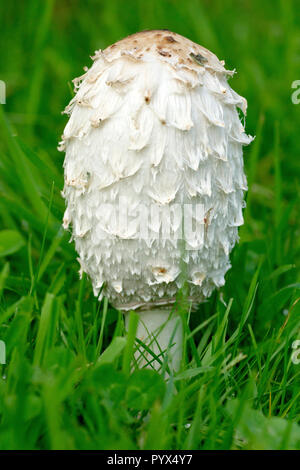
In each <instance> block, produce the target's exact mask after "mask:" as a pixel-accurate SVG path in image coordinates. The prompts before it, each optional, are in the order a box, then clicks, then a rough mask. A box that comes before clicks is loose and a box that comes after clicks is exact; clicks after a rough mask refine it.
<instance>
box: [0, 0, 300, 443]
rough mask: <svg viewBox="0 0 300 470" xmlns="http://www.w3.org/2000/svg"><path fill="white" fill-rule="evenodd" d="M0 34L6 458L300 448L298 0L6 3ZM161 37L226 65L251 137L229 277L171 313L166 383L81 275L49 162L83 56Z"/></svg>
mask: <svg viewBox="0 0 300 470" xmlns="http://www.w3.org/2000/svg"><path fill="white" fill-rule="evenodd" d="M0 25H1V45H2V47H1V63H0V79H1V80H2V81H3V82H5V84H6V104H1V105H0V136H1V138H0V341H1V343H0V348H1V345H2V346H3V344H4V343H5V346H6V364H0V449H1V450H6V449H206V450H207V449H209V450H212V449H300V351H299V354H297V350H296V349H293V345H294V347H296V344H295V341H296V340H297V339H300V302H299V300H300V278H299V254H300V242H299V240H300V230H299V192H300V191H299V190H300V187H299V175H300V163H299V162H300V159H299V155H300V139H299V128H300V119H299V117H300V104H299V105H296V104H293V103H292V100H291V95H292V91H293V89H292V88H291V85H292V83H293V82H294V81H295V80H297V79H298V80H300V52H299V51H300V33H299V30H300V8H299V3H298V2H297V1H292V0H281V1H280V0H274V1H272V2H271V1H264V2H262V1H259V0H253V1H250V0H236V1H233V0H227V1H226V2H224V1H222V0H213V1H209V0H202V1H200V0H187V1H186V2H182V1H181V0H128V1H127V2H124V1H121V0H111V1H108V0H103V1H100V0H99V1H97V0H86V1H79V0H73V1H71V0H60V1H56V2H55V1H54V0H26V1H23V2H20V1H16V0H14V1H11V2H1V5H0ZM159 28H168V29H170V30H172V31H176V32H178V33H180V34H182V35H184V36H187V37H188V38H190V39H192V40H194V41H195V42H198V43H200V44H202V45H203V46H205V47H207V48H208V49H210V50H212V51H213V52H214V53H215V54H216V55H217V56H218V57H219V58H220V59H224V60H225V61H226V65H227V68H229V69H233V68H236V70H237V74H236V75H235V76H234V77H233V78H231V79H230V84H231V86H232V87H233V88H234V89H235V90H236V91H237V92H238V93H239V94H241V95H242V96H245V97H246V98H247V100H248V114H247V117H246V129H247V132H248V133H249V134H251V135H255V136H256V138H255V140H254V142H253V143H252V144H251V145H250V146H249V147H246V148H245V150H244V160H245V170H246V174H247V179H248V186H249V191H248V193H247V207H246V209H245V211H244V218H245V224H244V226H243V227H242V228H241V229H240V242H239V244H238V245H237V246H236V247H235V248H234V251H233V252H232V255H231V262H232V269H231V270H230V271H229V272H228V274H227V275H226V285H225V286H224V287H223V288H222V289H220V290H219V291H216V292H215V293H214V294H213V295H212V297H211V298H210V299H208V300H207V301H206V302H204V303H202V304H200V305H199V307H198V309H197V311H195V312H193V313H189V309H188V308H187V307H185V304H184V303H183V305H182V306H181V310H182V315H183V317H184V318H185V354H184V360H183V363H182V367H181V370H180V371H179V372H178V373H176V374H174V375H172V374H171V376H167V377H164V374H163V373H158V372H156V371H153V370H150V369H138V368H136V367H135V365H134V361H133V353H134V348H135V344H134V341H133V337H132V332H129V333H126V331H125V328H124V321H123V316H122V314H121V312H118V311H117V310H115V309H113V308H112V307H111V306H110V304H109V302H108V301H107V299H104V300H102V301H101V302H100V303H99V302H98V301H97V299H96V298H95V297H94V296H93V292H92V288H91V285H90V282H89V280H88V279H87V278H86V277H85V276H83V278H82V279H81V280H80V279H79V275H78V270H79V266H78V262H77V261H76V253H75V250H74V246H73V244H72V243H69V238H70V234H69V233H67V232H65V231H64V230H63V229H62V226H61V221H62V216H63V212H64V201H63V199H62V197H61V193H60V192H61V190H62V188H63V170H62V163H63V158H64V155H63V154H62V153H59V152H58V151H57V143H58V141H59V140H60V135H61V134H62V131H63V128H64V125H65V124H66V117H65V115H62V114H61V111H62V110H63V109H64V107H65V106H66V105H67V103H68V102H69V101H70V98H71V97H72V93H73V91H72V82H71V80H72V79H73V78H74V77H76V76H79V75H81V73H82V67H83V66H85V65H87V66H90V65H91V59H90V56H91V55H93V54H94V51H95V50H96V49H100V48H105V47H106V46H108V45H110V44H112V43H113V42H115V41H117V40H118V39H121V38H122V37H124V36H126V35H128V34H131V33H134V32H136V31H139V30H143V29H159ZM1 357H2V359H3V350H2V353H1V349H0V359H1ZM0 362H4V361H3V360H2V361H0Z"/></svg>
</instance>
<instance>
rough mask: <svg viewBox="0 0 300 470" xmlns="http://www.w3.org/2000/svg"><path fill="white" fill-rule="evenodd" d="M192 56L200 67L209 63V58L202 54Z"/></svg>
mask: <svg viewBox="0 0 300 470" xmlns="http://www.w3.org/2000/svg"><path fill="white" fill-rule="evenodd" d="M190 56H191V57H192V59H194V61H195V62H197V64H199V65H203V64H205V63H206V62H207V58H206V57H204V55H202V54H193V52H192V53H191V54H190Z"/></svg>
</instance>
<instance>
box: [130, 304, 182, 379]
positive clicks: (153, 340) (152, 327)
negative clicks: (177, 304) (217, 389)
mask: <svg viewBox="0 0 300 470" xmlns="http://www.w3.org/2000/svg"><path fill="white" fill-rule="evenodd" d="M136 313H138V314H139V316H140V319H139V324H138V328H137V333H136V335H137V338H138V339H140V340H141V341H142V342H143V343H144V344H145V345H146V346H147V347H148V348H149V349H150V350H151V351H152V353H153V355H152V354H151V353H150V352H149V351H147V350H146V349H145V348H144V347H143V345H141V344H140V345H139V346H138V349H137V351H136V353H135V359H136V361H137V363H138V365H139V367H148V368H151V369H155V370H160V369H161V368H162V366H163V364H164V362H165V359H166V355H167V364H168V367H169V369H170V370H172V371H174V372H176V371H178V370H179V368H180V363H181V359H182V342H183V325H182V320H181V318H180V317H179V315H177V314H176V313H174V312H171V307H169V308H153V309H151V310H146V311H137V312H136ZM128 322H129V315H128V314H125V326H126V329H127V327H128ZM154 355H155V356H154Z"/></svg>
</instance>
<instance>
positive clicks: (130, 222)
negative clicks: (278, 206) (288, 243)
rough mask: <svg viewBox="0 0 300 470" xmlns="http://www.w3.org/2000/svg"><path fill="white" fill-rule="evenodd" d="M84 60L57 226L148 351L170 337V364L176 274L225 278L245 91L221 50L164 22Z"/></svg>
mask: <svg viewBox="0 0 300 470" xmlns="http://www.w3.org/2000/svg"><path fill="white" fill-rule="evenodd" d="M93 60H94V63H93V65H92V66H91V68H90V69H87V70H86V73H85V74H84V75H83V76H81V77H79V78H77V79H75V80H74V84H75V91H76V95H75V97H74V98H73V99H72V101H71V102H70V104H69V106H67V108H66V111H65V112H66V113H67V114H69V115H70V119H69V122H68V124H67V126H66V128H65V130H64V134H63V136H62V142H61V143H60V149H62V150H65V151H66V157H65V163H64V169H65V187H64V191H63V195H64V197H65V199H66V203H67V209H66V212H65V215H64V227H65V228H67V227H68V226H69V224H72V232H73V239H74V240H75V246H76V250H77V252H78V254H79V262H80V265H81V271H84V272H86V273H87V274H88V276H89V277H90V279H91V281H92V283H93V288H94V293H95V295H98V294H99V291H100V289H101V288H102V291H101V295H106V296H107V297H108V298H109V300H110V302H111V303H112V304H113V305H114V306H115V307H116V308H117V309H120V310H122V311H123V312H126V311H129V310H132V309H133V310H137V313H140V322H139V327H138V331H137V335H138V336H139V337H140V338H141V339H142V340H143V341H145V342H146V343H148V345H149V344H151V349H152V351H154V353H155V354H157V355H159V354H160V353H161V352H164V351H166V349H169V350H168V355H169V357H170V363H171V366H172V367H174V368H175V369H176V368H178V365H179V362H180V356H181V342H182V325H181V324H179V322H178V321H177V320H178V319H176V316H172V315H170V313H171V311H172V304H173V303H174V301H175V296H176V293H177V292H178V289H179V288H180V287H182V284H183V282H184V281H185V280H186V281H187V284H188V285H189V298H190V300H191V303H199V302H200V301H202V300H203V299H204V298H205V297H208V296H209V295H210V294H211V292H212V291H213V290H214V289H215V288H216V287H220V286H222V285H223V284H224V282H225V281H224V275H225V273H226V271H227V270H228V269H229V268H230V261H229V254H230V251H231V250H232V248H233V246H234V244H235V243H236V241H237V240H238V226H239V225H241V224H242V223H243V215H242V209H243V207H244V201H243V193H244V191H245V190H246V189H247V183H246V177H245V175H244V171H243V156H242V146H243V145H245V144H248V143H249V142H250V141H251V140H252V138H251V137H250V136H248V135H246V134H245V130H244V127H243V125H242V124H241V122H240V119H239V114H238V111H237V108H240V109H241V110H242V112H243V113H244V114H245V113H246V107H247V102H246V100H245V99H244V98H242V97H241V96H239V95H238V94H237V93H236V92H234V91H233V90H232V89H231V88H230V86H229V85H228V83H227V78H228V76H231V75H232V74H233V72H231V71H228V70H226V69H225V68H224V62H223V61H219V60H218V58H217V57H216V56H215V55H214V54H212V53H211V52H210V51H208V50H207V49H205V48H203V47H201V46H199V45H198V44H195V43H194V42H192V41H190V40H188V39H186V38H184V37H182V36H180V35H179V34H176V33H172V32H170V31H167V30H157V31H144V32H141V33H137V34H134V35H132V36H129V37H127V38H125V39H123V40H121V41H119V42H117V43H115V44H113V45H112V46H110V47H108V48H107V49H105V50H104V51H102V50H100V51H97V52H96V54H95V56H94V57H93ZM187 227H189V229H190V230H189V232H188V233H186V228H187ZM182 240H184V249H183V248H182V247H183V244H182ZM183 265H184V266H185V268H184V272H185V276H182V275H181V272H182V266H183ZM176 328H177V329H176ZM153 333H156V335H155V339H153ZM150 337H152V339H151V340H150ZM144 354H145V352H144ZM147 360H148V361H149V360H150V357H149V355H148V357H147V358H146V359H145V357H144V359H143V361H144V362H143V361H142V362H143V363H145V361H147ZM154 362H155V361H154ZM154 367H156V368H158V362H155V363H154Z"/></svg>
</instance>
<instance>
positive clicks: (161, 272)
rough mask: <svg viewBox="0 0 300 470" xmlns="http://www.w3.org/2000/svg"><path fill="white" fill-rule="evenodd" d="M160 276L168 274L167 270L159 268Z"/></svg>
mask: <svg viewBox="0 0 300 470" xmlns="http://www.w3.org/2000/svg"><path fill="white" fill-rule="evenodd" d="M158 272H159V274H165V273H166V272H167V270H166V268H158Z"/></svg>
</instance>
